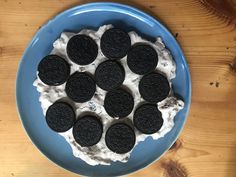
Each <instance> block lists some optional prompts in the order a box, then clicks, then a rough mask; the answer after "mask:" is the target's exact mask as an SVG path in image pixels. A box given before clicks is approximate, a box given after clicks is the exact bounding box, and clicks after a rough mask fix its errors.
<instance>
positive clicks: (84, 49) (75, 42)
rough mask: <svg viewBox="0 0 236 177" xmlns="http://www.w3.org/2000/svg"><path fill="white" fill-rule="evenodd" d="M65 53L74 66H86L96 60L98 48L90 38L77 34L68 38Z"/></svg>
mask: <svg viewBox="0 0 236 177" xmlns="http://www.w3.org/2000/svg"><path fill="white" fill-rule="evenodd" d="M66 51H67V55H68V56H69V58H70V59H71V60H72V61H73V62H75V63H76V64H78V65H88V64H90V63H92V62H93V61H94V60H95V59H96V58H97V55H98V46H97V44H96V42H95V41H94V40H93V39H92V38H91V37H89V36H86V35H81V34H79V35H75V36H73V37H72V38H70V40H69V41H68V43H67V47H66Z"/></svg>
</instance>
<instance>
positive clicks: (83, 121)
mask: <svg viewBox="0 0 236 177" xmlns="http://www.w3.org/2000/svg"><path fill="white" fill-rule="evenodd" d="M102 132H103V127H102V123H101V121H100V120H99V119H98V118H96V117H94V116H89V115H87V116H84V117H82V118H79V119H78V120H77V122H76V123H75V125H74V126H73V136H74V139H75V141H76V142H77V143H78V144H80V146H82V147H89V146H93V145H95V144H97V143H98V142H99V140H100V139H101V137H102Z"/></svg>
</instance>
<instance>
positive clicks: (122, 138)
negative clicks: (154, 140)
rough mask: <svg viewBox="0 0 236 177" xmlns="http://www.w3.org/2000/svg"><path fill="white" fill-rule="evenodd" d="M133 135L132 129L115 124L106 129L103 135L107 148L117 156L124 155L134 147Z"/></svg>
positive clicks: (121, 124) (124, 125)
mask: <svg viewBox="0 0 236 177" xmlns="http://www.w3.org/2000/svg"><path fill="white" fill-rule="evenodd" d="M135 139H136V138H135V133H134V131H133V129H132V128H131V127H130V126H128V125H126V124H124V123H117V124H114V125H112V126H111V127H109V128H108V130H107V132H106V135H105V142H106V145H107V147H108V148H109V149H110V150H111V151H113V152H115V153H118V154H124V153H127V152H129V151H131V149H132V148H133V147H134V145H135Z"/></svg>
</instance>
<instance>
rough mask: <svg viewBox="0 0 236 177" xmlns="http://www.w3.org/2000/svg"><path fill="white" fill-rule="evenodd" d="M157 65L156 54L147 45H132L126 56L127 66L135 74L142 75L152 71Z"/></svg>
mask: <svg viewBox="0 0 236 177" xmlns="http://www.w3.org/2000/svg"><path fill="white" fill-rule="evenodd" d="M157 63H158V55H157V52H156V51H155V49H153V47H151V46H150V45H148V44H143V43H138V44H135V45H133V46H132V47H131V49H130V50H129V52H128V55H127V64H128V66H129V68H130V70H131V71H133V72H134V73H136V74H140V75H144V74H147V73H150V72H152V71H154V69H155V68H156V66H157Z"/></svg>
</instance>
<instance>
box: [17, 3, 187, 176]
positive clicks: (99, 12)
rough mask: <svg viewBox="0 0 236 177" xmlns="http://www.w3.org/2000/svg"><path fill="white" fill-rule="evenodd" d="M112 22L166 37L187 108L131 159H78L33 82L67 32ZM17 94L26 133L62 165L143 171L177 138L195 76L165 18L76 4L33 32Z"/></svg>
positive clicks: (88, 172) (85, 170)
mask: <svg viewBox="0 0 236 177" xmlns="http://www.w3.org/2000/svg"><path fill="white" fill-rule="evenodd" d="M109 23H112V24H114V25H116V26H119V27H120V28H123V29H124V30H127V31H130V30H135V31H137V32H138V33H139V34H141V36H144V37H146V38H148V39H150V40H151V39H153V37H156V36H161V37H162V38H163V40H164V42H165V44H166V46H167V47H168V48H169V49H170V50H171V52H172V54H173V56H174V59H175V61H176V64H177V73H176V74H177V77H176V78H175V79H174V80H173V87H174V91H175V92H176V93H178V95H180V97H182V99H183V100H184V102H185V107H184V109H183V110H181V111H180V112H179V113H178V114H177V116H176V117H175V126H174V128H173V129H172V130H171V132H169V133H168V134H167V135H166V136H165V137H164V138H161V139H159V140H157V141H154V140H152V139H151V138H148V139H146V140H145V141H144V142H141V143H140V144H139V145H138V146H136V147H135V149H134V151H133V152H132V154H131V158H130V159H129V161H128V162H127V163H120V162H116V163H112V165H110V166H103V165H98V166H90V165H88V164H86V163H85V162H83V161H82V160H80V159H79V158H75V157H74V156H73V154H72V151H71V148H70V146H69V145H68V144H67V142H66V141H65V140H64V139H63V138H62V137H61V136H59V135H58V134H57V133H54V132H53V131H51V130H50V129H49V128H48V126H47V125H46V121H45V119H44V116H43V113H42V109H41V106H40V103H39V101H38V98H39V93H38V92H37V90H36V88H35V87H33V85H32V84H33V82H34V80H35V78H36V71H37V66H38V63H39V61H40V60H41V59H42V58H43V57H44V56H45V55H47V54H49V52H50V51H51V50H52V47H53V46H52V44H53V41H55V40H56V39H57V38H58V37H59V36H60V34H61V32H63V31H79V30H81V29H83V28H94V29H97V28H98V27H99V26H101V25H104V24H109ZM16 99H17V106H18V111H19V115H20V117H21V121H22V123H23V125H24V128H25V130H26V132H27V133H28V135H29V137H30V138H31V140H32V141H33V143H34V144H35V145H36V146H37V147H38V149H39V150H40V151H41V152H42V153H43V154H44V155H45V156H47V157H48V158H49V159H50V160H52V161H53V162H55V163H56V164H58V165H59V166H61V167H63V168H65V169H67V170H70V171H72V172H75V173H79V174H81V175H85V176H118V175H119V176H120V175H125V174H128V173H131V172H134V171H136V170H139V169H141V168H143V167H145V166H147V165H149V164H150V163H152V162H154V161H155V160H157V159H159V158H160V157H161V155H163V154H164V153H165V151H167V150H168V149H169V148H170V147H171V145H172V144H173V143H174V142H175V141H176V138H177V137H178V135H179V133H180V131H181V130H182V128H183V125H184V123H185V121H186V118H187V115H188V111H189V106H190V100H191V80H190V74H189V70H188V66H187V64H186V61H185V58H184V55H183V52H182V50H181V49H180V47H179V45H178V43H177V42H176V40H175V38H174V37H173V36H172V35H171V33H170V32H169V31H168V30H167V29H166V28H165V27H164V26H163V25H162V24H160V22H158V21H157V20H155V19H154V18H152V17H151V16H149V15H147V14H145V13H143V12H141V11H140V10H137V9H135V8H133V7H130V6H126V5H121V4H116V3H91V4H85V5H82V6H77V7H74V8H72V9H69V10H67V11H64V12H63V13H61V14H59V15H57V16H56V17H55V18H53V19H52V20H50V21H49V22H48V23H47V24H45V25H44V26H43V27H42V28H41V29H40V30H39V31H38V32H37V33H36V35H35V36H34V38H33V40H32V41H31V42H30V44H29V46H28V47H27V49H26V51H25V53H24V55H23V58H22V60H21V63H20V66H19V70H18V75H17V81H16Z"/></svg>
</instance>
